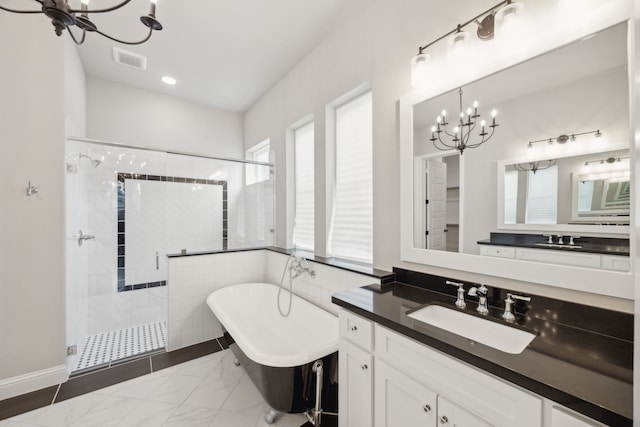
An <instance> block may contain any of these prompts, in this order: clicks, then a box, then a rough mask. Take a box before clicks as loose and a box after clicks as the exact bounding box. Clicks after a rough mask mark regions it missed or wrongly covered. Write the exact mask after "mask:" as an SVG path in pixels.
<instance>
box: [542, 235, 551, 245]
mask: <svg viewBox="0 0 640 427" xmlns="http://www.w3.org/2000/svg"><path fill="white" fill-rule="evenodd" d="M542 237H548V238H549V240H548V241H547V243H548V244H550V245H553V234H543V235H542Z"/></svg>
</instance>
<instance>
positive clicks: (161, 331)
mask: <svg viewBox="0 0 640 427" xmlns="http://www.w3.org/2000/svg"><path fill="white" fill-rule="evenodd" d="M166 331H167V326H166V322H156V323H149V324H146V325H140V326H134V327H132V328H126V329H119V330H117V331H109V332H103V333H99V334H94V335H90V336H89V337H87V338H86V340H85V342H84V343H83V345H82V346H81V347H82V350H81V351H82V352H81V354H80V357H79V359H78V364H77V366H76V369H75V371H81V370H84V369H89V368H93V367H95V366H102V365H105V364H109V363H111V362H113V361H116V360H120V359H127V358H130V357H133V356H137V355H139V354H144V353H148V352H151V351H155V350H159V349H162V348H164V347H165V345H166V335H167V332H166Z"/></svg>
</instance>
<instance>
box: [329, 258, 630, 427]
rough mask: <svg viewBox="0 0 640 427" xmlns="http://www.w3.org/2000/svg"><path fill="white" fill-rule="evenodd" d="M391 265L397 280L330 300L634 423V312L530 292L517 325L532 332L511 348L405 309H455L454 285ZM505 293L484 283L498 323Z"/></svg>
mask: <svg viewBox="0 0 640 427" xmlns="http://www.w3.org/2000/svg"><path fill="white" fill-rule="evenodd" d="M394 270H395V273H396V282H393V283H389V284H387V285H385V287H384V288H383V290H382V291H380V290H378V288H376V287H363V288H356V289H353V290H349V291H345V292H340V293H337V294H334V295H333V297H332V301H333V302H334V303H335V304H337V305H339V306H341V307H343V308H345V309H347V310H349V311H351V312H354V313H356V314H358V315H361V316H363V317H366V318H368V319H370V320H372V321H374V322H376V323H379V324H381V325H382V326H385V327H387V328H390V329H392V330H394V331H396V332H398V333H400V334H402V335H405V336H408V337H410V338H413V339H414V340H417V341H419V342H421V343H423V344H425V345H427V346H429V347H432V348H435V349H438V350H440V351H442V352H444V353H446V354H448V355H450V356H452V357H454V358H457V359H459V360H462V361H464V362H466V363H469V364H471V365H473V366H475V367H477V368H478V369H480V370H482V371H485V372H488V373H491V374H494V375H496V376H498V377H500V378H503V379H505V380H507V381H510V382H512V383H514V384H517V385H518V386H521V387H524V388H526V389H528V390H530V391H532V392H534V393H536V394H539V395H541V396H544V397H546V398H548V399H551V400H553V401H555V402H558V403H560V404H562V405H564V406H566V407H569V408H571V409H573V410H575V411H577V412H580V413H582V414H584V415H586V416H588V417H591V418H593V419H596V420H598V421H600V422H603V423H605V424H607V425H616V426H627V425H628V426H631V425H632V418H633V315H631V314H627V313H621V312H617V311H611V310H605V309H601V308H597V307H591V306H585V305H581V304H575V303H571V302H567V301H561V300H555V299H551V298H546V297H541V296H535V295H532V296H531V297H532V300H531V302H530V303H524V302H519V303H518V305H517V306H516V317H517V320H516V327H518V328H523V329H526V330H529V331H531V332H533V333H535V334H536V335H537V337H536V338H535V339H534V340H533V341H532V342H531V344H530V345H529V346H528V347H527V348H526V349H525V350H524V351H523V352H522V353H520V354H509V353H504V352H501V351H499V350H495V349H493V348H491V347H488V346H485V345H483V344H480V343H474V342H472V341H470V340H468V339H466V338H463V337H461V336H458V335H455V334H452V333H450V332H448V331H445V330H443V329H440V328H437V327H435V326H432V325H429V324H426V323H423V322H421V321H419V320H415V319H413V318H410V317H409V316H407V314H406V313H407V311H409V310H412V309H415V308H417V307H420V306H422V305H427V304H438V305H444V306H446V307H448V308H452V309H454V310H459V309H457V308H456V307H455V305H454V303H455V295H453V294H454V293H455V291H456V289H455V287H452V286H449V285H446V284H444V281H445V280H446V278H443V277H439V276H432V275H428V274H424V273H417V272H411V271H408V270H402V269H394ZM406 282H411V284H407V283H406ZM469 286H470V285H469V284H467V285H465V288H466V289H468V287H469ZM505 295H506V290H502V289H498V288H491V287H490V291H489V301H490V307H489V310H490V313H489V315H488V317H490V318H491V320H494V321H497V322H501V323H504V321H503V320H502V319H501V317H500V315H501V314H502V307H503V303H502V301H503V300H504V297H505ZM474 307H475V304H473V302H471V301H468V303H467V308H466V309H464V311H465V312H466V313H468V314H469V315H472V316H479V315H478V314H477V313H476V311H475V310H474Z"/></svg>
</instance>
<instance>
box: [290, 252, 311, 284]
mask: <svg viewBox="0 0 640 427" xmlns="http://www.w3.org/2000/svg"><path fill="white" fill-rule="evenodd" d="M292 257H293V260H292V261H291V264H290V265H289V277H290V278H291V279H295V278H296V277H298V276H300V275H301V274H303V273H308V274H309V276H311V277H316V272H315V270H314V269H313V267H311V264H309V261H307V260H306V259H305V258H303V257H300V256H296V255H292Z"/></svg>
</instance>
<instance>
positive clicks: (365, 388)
mask: <svg viewBox="0 0 640 427" xmlns="http://www.w3.org/2000/svg"><path fill="white" fill-rule="evenodd" d="M338 363H339V366H340V369H339V371H338V372H339V373H338V375H339V384H340V387H339V391H338V400H339V401H338V404H339V411H338V413H339V415H338V417H339V419H338V421H339V422H340V426H341V427H371V426H372V425H373V423H372V419H371V417H372V403H373V356H372V355H371V354H369V353H367V352H366V351H364V350H362V349H361V348H359V347H357V346H355V345H353V344H351V343H350V342H348V341H345V340H344V339H342V340H340V348H339V351H338Z"/></svg>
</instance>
